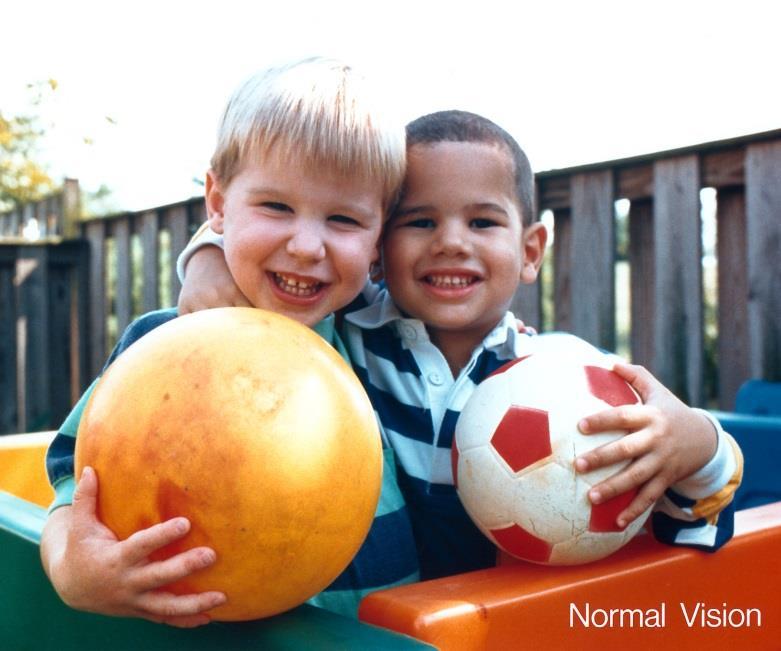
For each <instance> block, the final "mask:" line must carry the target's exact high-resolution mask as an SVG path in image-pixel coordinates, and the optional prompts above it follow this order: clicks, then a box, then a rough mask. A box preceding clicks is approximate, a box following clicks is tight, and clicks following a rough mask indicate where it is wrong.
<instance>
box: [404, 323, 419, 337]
mask: <svg viewBox="0 0 781 651" xmlns="http://www.w3.org/2000/svg"><path fill="white" fill-rule="evenodd" d="M401 336H402V337H404V338H405V339H411V340H412V341H414V340H415V339H416V338H417V336H418V335H417V333H416V332H415V328H413V327H412V326H411V325H407V324H406V323H405V324H403V325H402V326H401Z"/></svg>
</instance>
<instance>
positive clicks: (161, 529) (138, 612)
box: [41, 468, 226, 627]
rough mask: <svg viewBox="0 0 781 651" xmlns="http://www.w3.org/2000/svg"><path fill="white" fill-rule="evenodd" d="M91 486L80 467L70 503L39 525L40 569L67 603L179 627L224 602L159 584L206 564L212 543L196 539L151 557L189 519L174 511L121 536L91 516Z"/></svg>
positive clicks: (88, 473)
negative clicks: (165, 554) (204, 544)
mask: <svg viewBox="0 0 781 651" xmlns="http://www.w3.org/2000/svg"><path fill="white" fill-rule="evenodd" d="M97 492H98V482H97V477H96V476H95V473H94V471H93V470H92V469H91V468H85V469H84V472H83V473H82V476H81V480H80V481H79V484H78V486H77V488H76V492H75V493H74V496H73V505H72V506H71V507H62V508H59V509H57V510H56V511H54V512H53V513H52V514H51V516H50V518H49V522H47V524H46V527H45V529H44V535H43V537H42V541H41V556H42V559H43V563H44V569H46V570H47V574H48V575H49V578H50V579H51V581H52V584H53V585H54V587H55V589H56V590H57V593H58V594H59V595H60V597H61V598H62V600H63V601H64V602H65V603H66V604H68V605H69V606H71V607H73V608H77V609H79V610H86V611H89V612H96V613H101V614H104V615H117V616H123V617H141V618H143V619H149V620H151V621H154V622H159V623H165V624H170V625H171V626H178V627H194V626H200V625H201V624H207V623H208V622H209V621H210V617H209V616H208V615H207V614H206V611H207V610H209V609H211V608H214V607H216V606H219V605H221V604H223V603H225V601H226V598H225V595H224V594H222V593H220V592H202V593H199V594H189V595H174V594H171V593H169V592H164V591H162V590H160V588H162V587H163V586H165V585H167V584H169V583H171V582H172V581H176V580H178V579H181V578H184V577H186V576H188V575H190V574H192V573H193V572H197V571H198V570H201V569H203V568H205V567H208V566H210V565H212V564H213V563H214V561H215V559H216V555H215V553H214V551H213V550H211V549H209V548H206V547H199V548H195V549H190V550H187V551H185V552H182V553H180V554H177V555H176V556H173V557H171V558H169V559H166V560H164V561H151V560H150V559H149V555H150V554H151V553H152V552H154V551H155V550H157V549H160V548H161V547H164V546H165V545H167V544H169V543H171V542H173V541H175V540H178V539H179V538H182V537H183V536H184V535H185V534H186V533H187V531H188V530H189V526H190V525H189V522H188V521H187V520H186V519H185V518H173V519H171V520H168V521H166V522H162V523H160V524H156V525H153V526H151V527H149V528H148V529H142V530H141V531H137V532H136V533H134V534H133V535H132V536H130V537H129V538H127V539H126V540H123V541H119V540H118V539H117V537H116V536H115V535H114V534H113V533H112V532H111V530H110V529H108V527H106V526H105V525H103V524H102V523H101V522H100V521H99V520H98V518H97V515H96V511H95V509H96V499H97ZM47 530H48V531H47Z"/></svg>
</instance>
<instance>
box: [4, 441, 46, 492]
mask: <svg viewBox="0 0 781 651" xmlns="http://www.w3.org/2000/svg"><path fill="white" fill-rule="evenodd" d="M55 433H56V432H35V433H33V434H7V435H5V436H0V490H3V491H6V492H7V493H11V494H12V495H16V496H17V497H21V498H22V499H24V500H27V501H28V502H32V503H33V504H38V505H39V506H43V507H48V506H49V504H51V502H52V500H53V499H54V491H53V490H52V488H51V486H50V485H49V480H48V479H47V478H46V449H47V448H48V447H49V443H50V442H51V440H52V439H53V438H54V435H55Z"/></svg>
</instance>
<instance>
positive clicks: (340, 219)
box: [328, 215, 360, 226]
mask: <svg viewBox="0 0 781 651" xmlns="http://www.w3.org/2000/svg"><path fill="white" fill-rule="evenodd" d="M328 221H332V222H337V223H339V224H347V225H348V226H359V225H360V222H359V221H358V220H357V219H355V218H354V217H350V216H349V215H330V216H329V217H328Z"/></svg>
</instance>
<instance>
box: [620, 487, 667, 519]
mask: <svg viewBox="0 0 781 651" xmlns="http://www.w3.org/2000/svg"><path fill="white" fill-rule="evenodd" d="M664 490H665V482H664V481H663V480H660V479H659V477H658V476H657V477H655V478H654V479H652V480H651V481H649V482H648V483H646V484H645V486H643V488H642V489H641V490H640V491H639V492H638V493H637V495H635V498H634V499H633V500H632V502H631V503H630V504H629V506H627V507H626V508H625V509H624V510H623V511H622V512H621V513H619V514H618V518H617V520H616V521H617V523H618V525H619V526H620V527H625V526H627V525H628V524H629V523H630V522H632V521H633V520H635V519H637V518H639V517H640V516H641V515H642V514H643V513H645V511H646V510H647V509H648V508H649V507H651V506H653V505H654V504H655V503H656V500H658V499H659V498H660V497H661V496H662V494H663V493H664Z"/></svg>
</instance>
